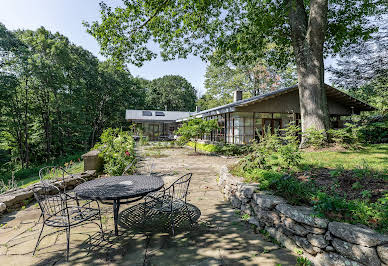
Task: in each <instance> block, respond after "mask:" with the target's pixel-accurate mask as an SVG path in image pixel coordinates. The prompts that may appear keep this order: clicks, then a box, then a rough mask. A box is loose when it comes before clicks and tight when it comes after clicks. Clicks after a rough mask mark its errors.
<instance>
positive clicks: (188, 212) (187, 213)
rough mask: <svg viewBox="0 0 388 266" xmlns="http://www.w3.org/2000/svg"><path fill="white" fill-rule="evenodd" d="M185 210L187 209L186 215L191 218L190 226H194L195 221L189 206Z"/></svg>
mask: <svg viewBox="0 0 388 266" xmlns="http://www.w3.org/2000/svg"><path fill="white" fill-rule="evenodd" d="M185 209H186V215H187V217H189V220H190V226H193V224H194V222H193V219H192V218H191V215H190V211H189V207H187V205H186V206H185Z"/></svg>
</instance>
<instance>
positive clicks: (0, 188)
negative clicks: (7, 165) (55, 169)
mask: <svg viewBox="0 0 388 266" xmlns="http://www.w3.org/2000/svg"><path fill="white" fill-rule="evenodd" d="M81 155H82V153H76V154H73V155H68V156H64V157H61V158H57V159H55V160H53V161H50V162H47V163H45V164H41V165H34V166H31V167H30V168H20V169H17V170H16V171H11V172H5V173H2V174H1V177H0V193H3V192H6V191H7V190H10V189H14V188H17V187H22V188H24V187H27V186H29V185H31V184H34V183H36V182H38V181H39V180H40V179H39V170H40V169H41V168H43V167H46V166H52V165H56V166H61V167H63V168H64V169H66V171H67V172H68V173H70V174H75V173H80V172H82V171H83V165H84V162H83V161H82V158H81Z"/></svg>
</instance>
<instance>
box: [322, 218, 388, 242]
mask: <svg viewBox="0 0 388 266" xmlns="http://www.w3.org/2000/svg"><path fill="white" fill-rule="evenodd" d="M329 231H330V233H331V234H332V235H334V236H336V237H338V238H340V239H343V240H345V241H348V242H351V243H354V244H359V245H361V246H365V247H374V246H379V245H383V244H388V236H387V235H383V234H379V233H378V232H376V231H374V230H372V229H370V228H368V227H364V226H357V225H353V224H347V223H340V222H331V223H329Z"/></svg>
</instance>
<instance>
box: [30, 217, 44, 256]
mask: <svg viewBox="0 0 388 266" xmlns="http://www.w3.org/2000/svg"><path fill="white" fill-rule="evenodd" d="M39 219H40V218H39ZM43 228H44V221H43V224H42V229H40V233H39V236H38V240H37V241H36V245H35V248H34V252H32V255H35V252H36V248H37V247H38V245H39V243H40V237H41V236H42V233H43Z"/></svg>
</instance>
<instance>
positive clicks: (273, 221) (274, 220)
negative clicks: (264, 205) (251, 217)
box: [256, 211, 280, 227]
mask: <svg viewBox="0 0 388 266" xmlns="http://www.w3.org/2000/svg"><path fill="white" fill-rule="evenodd" d="M256 217H257V219H258V220H259V221H260V222H262V223H265V224H266V225H267V226H274V227H278V226H279V224H280V217H279V215H278V214H277V212H275V211H258V212H256Z"/></svg>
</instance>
